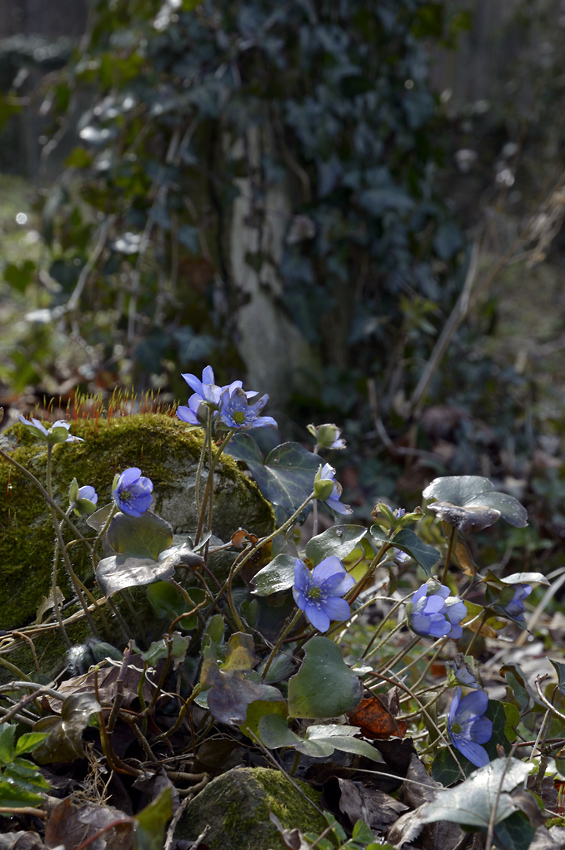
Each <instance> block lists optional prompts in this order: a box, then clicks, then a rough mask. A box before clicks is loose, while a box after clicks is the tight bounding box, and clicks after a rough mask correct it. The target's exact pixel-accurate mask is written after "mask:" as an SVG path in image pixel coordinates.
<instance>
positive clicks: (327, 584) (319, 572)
mask: <svg viewBox="0 0 565 850" xmlns="http://www.w3.org/2000/svg"><path fill="white" fill-rule="evenodd" d="M354 584H355V579H354V578H352V576H350V575H348V574H347V572H346V570H345V567H344V566H343V564H342V563H341V561H340V560H339V558H336V556H335V555H330V557H329V558H324V560H323V561H321V562H320V563H319V564H318V566H317V567H314V569H313V570H312V572H310V570H309V569H308V567H307V566H306V564H305V563H304V561H301V560H300V559H299V558H297V559H296V560H295V562H294V587H293V588H292V595H293V596H294V601H295V602H296V604H297V605H298V607H299V608H300V610H301V611H304V613H305V614H306V617H307V618H308V620H309V621H310V622H311V623H312V625H313V626H314V628H316V629H318V631H319V632H327V630H328V629H329V627H330V621H331V620H339V621H340V622H341V621H343V620H348V619H349V617H350V616H351V610H350V608H349V604H348V603H347V602H346V601H345V599H342V598H341V597H342V596H343V595H344V593H347V591H348V590H349V589H350V588H352V587H353V585H354Z"/></svg>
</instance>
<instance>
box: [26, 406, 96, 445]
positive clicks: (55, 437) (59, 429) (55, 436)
mask: <svg viewBox="0 0 565 850" xmlns="http://www.w3.org/2000/svg"><path fill="white" fill-rule="evenodd" d="M18 416H19V419H20V422H21V423H22V425H25V426H26V428H27V429H28V430H29V431H31V433H32V434H34V436H36V437H39V439H40V440H43V442H44V443H47V444H48V445H50V446H54V445H55V444H56V443H84V440H83V439H82V437H73V435H72V434H69V428H70V427H71V423H70V422H66V421H65V420H64V419H57V421H56V422H53V424H52V425H51V427H50V428H49V430H47V428H46V427H45V426H44V425H43V424H42V423H41V422H40V421H39V419H34V418H33V416H30V420H31V421H30V420H28V419H26V418H25V417H23V416H22V414H21V413H18Z"/></svg>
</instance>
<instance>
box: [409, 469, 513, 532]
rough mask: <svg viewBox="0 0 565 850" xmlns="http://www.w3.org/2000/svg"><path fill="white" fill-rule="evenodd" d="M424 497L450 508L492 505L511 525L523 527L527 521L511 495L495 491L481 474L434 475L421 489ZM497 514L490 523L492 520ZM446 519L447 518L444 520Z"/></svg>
mask: <svg viewBox="0 0 565 850" xmlns="http://www.w3.org/2000/svg"><path fill="white" fill-rule="evenodd" d="M422 495H423V497H424V499H436V500H437V502H440V503H448V505H450V506H451V507H453V506H458V507H461V508H474V507H477V508H491V509H492V510H494V511H499V512H500V515H501V516H502V517H503V519H505V520H506V522H508V523H510V525H514V526H517V527H519V528H523V527H524V526H526V525H527V524H528V512H527V511H526V509H525V507H524V506H523V505H522V504H520V502H519V501H518V499H515V498H514V496H509V495H508V494H507V493H499V492H498V491H495V490H494V484H493V483H492V482H491V481H489V480H488V478H483V477H482V476H480V475H447V476H444V477H442V478H435V479H434V480H433V481H432V482H431V484H428V486H427V487H426V489H425V490H424V492H423V494H422ZM495 520H496V517H495V518H493V520H492V522H495ZM446 521H448V520H446Z"/></svg>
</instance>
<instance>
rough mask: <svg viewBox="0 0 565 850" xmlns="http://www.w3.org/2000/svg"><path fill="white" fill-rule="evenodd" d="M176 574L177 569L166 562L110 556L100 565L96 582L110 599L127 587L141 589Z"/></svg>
mask: <svg viewBox="0 0 565 850" xmlns="http://www.w3.org/2000/svg"><path fill="white" fill-rule="evenodd" d="M174 574H175V568H174V567H173V566H170V565H169V564H168V563H167V562H166V561H164V562H162V563H161V562H160V561H154V560H153V559H152V558H131V557H128V556H126V555H110V557H109V558H103V559H102V560H101V561H100V563H99V564H98V566H97V568H96V581H97V582H98V585H99V587H100V590H101V591H102V593H103V594H104V596H106V597H109V596H112V594H113V593H116V592H117V591H118V590H124V589H125V588H126V587H140V586H141V585H144V584H150V583H151V582H152V581H157V580H158V579H161V580H163V579H168V578H173V576H174Z"/></svg>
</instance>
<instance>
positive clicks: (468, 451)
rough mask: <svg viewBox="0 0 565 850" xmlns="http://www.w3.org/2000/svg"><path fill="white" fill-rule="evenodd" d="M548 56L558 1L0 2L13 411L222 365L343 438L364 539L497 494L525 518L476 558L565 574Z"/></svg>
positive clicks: (6, 307)
mask: <svg viewBox="0 0 565 850" xmlns="http://www.w3.org/2000/svg"><path fill="white" fill-rule="evenodd" d="M564 31H565V4H564V3H563V2H562V0H445V2H425V0H379V2H378V3H376V2H375V3H367V0H288V2H282V3H279V4H273V3H272V2H269V0H246V2H243V1H242V0H205V2H202V3H196V2H194V0H51V2H50V3H49V4H45V3H42V2H41V0H4V3H3V4H2V6H1V7H0V91H1V96H0V125H1V136H0V188H1V192H0V242H1V245H2V253H1V255H0V291H1V296H2V297H1V303H0V321H1V327H2V335H1V338H0V346H1V350H2V355H1V358H0V403H1V404H3V405H4V406H5V407H6V408H7V409H8V410H10V409H14V410H15V409H18V410H21V411H25V410H33V409H34V408H35V405H36V404H37V403H39V404H44V399H46V400H47V401H49V400H50V399H56V400H57V403H58V399H59V398H60V399H61V400H62V402H63V404H65V403H66V402H67V401H68V400H71V401H72V399H73V397H74V394H75V393H77V392H83V393H90V394H98V393H102V394H103V395H109V394H111V392H112V391H113V390H114V389H115V388H128V387H132V386H133V387H134V388H135V390H136V391H138V392H144V391H147V390H151V391H153V392H154V393H155V395H156V397H158V398H159V399H163V400H165V401H167V400H170V401H173V400H175V399H176V400H182V401H183V403H185V402H186V397H187V395H188V388H187V387H186V385H185V384H184V382H183V381H182V379H181V378H180V373H181V371H184V372H187V371H190V372H196V373H199V372H200V370H201V369H202V368H203V366H205V365H206V364H207V363H211V364H213V366H214V369H215V372H216V377H217V380H218V382H219V383H225V382H227V381H230V380H234V379H235V378H242V379H244V380H245V382H246V386H248V387H250V388H253V389H256V390H258V391H261V392H268V393H269V394H270V396H271V403H270V407H269V411H268V412H269V413H271V414H272V415H274V416H275V417H276V418H277V419H278V421H279V423H280V434H279V435H278V436H279V439H298V440H305V439H306V437H305V431H304V428H305V425H306V424H307V423H308V422H314V423H316V424H319V423H321V422H324V421H330V422H331V421H334V422H336V423H337V424H338V425H339V426H341V427H343V429H344V435H345V436H346V438H347V439H348V444H349V447H350V451H349V452H348V453H347V458H346V459H344V460H340V458H338V457H336V458H334V459H332V462H335V463H336V464H339V463H340V462H341V463H342V468H341V469H340V477H341V480H342V481H343V483H344V485H345V490H346V492H345V498H346V500H347V501H350V502H351V503H352V504H354V506H355V509H356V512H357V513H358V514H359V515H361V516H363V515H364V516H366V517H369V516H370V511H371V509H372V507H373V505H374V503H375V501H376V500H377V499H378V498H386V499H390V500H392V501H393V502H394V503H395V504H401V505H405V506H406V507H408V508H411V507H413V506H414V505H415V504H418V503H419V501H420V498H421V490H422V488H423V486H425V485H426V483H427V482H428V481H429V480H431V478H433V477H435V476H437V475H445V474H477V475H485V476H488V477H489V478H491V479H492V480H493V481H495V483H496V484H497V489H504V490H506V491H507V492H510V493H512V494H513V495H515V496H517V497H518V498H520V499H522V500H523V501H524V502H525V504H526V505H527V507H528V509H529V511H530V518H531V524H530V526H529V527H528V528H527V529H525V530H515V531H514V532H513V535H511V536H510V538H508V536H506V537H505V538H504V543H503V542H501V539H499V538H498V537H497V534H498V533H499V532H498V531H497V530H496V529H497V528H498V526H496V527H495V529H494V530H492V531H489V532H486V533H485V534H486V539H487V541H489V540H490V542H491V544H492V545H491V547H490V549H489V548H488V545H487V548H486V551H487V557H490V558H491V559H492V563H494V562H498V563H500V562H502V563H503V564H510V562H511V561H513V560H514V559H516V558H519V562H520V569H528V568H529V567H532V568H533V566H534V562H535V568H536V569H540V568H541V569H545V571H546V572H551V570H553V569H558V568H559V567H560V565H561V560H562V556H561V551H562V542H563V537H565V513H564V507H563V501H564V496H565V475H564V466H563V463H562V442H563V435H564V431H565V417H564V413H563V403H562V397H563V384H564V381H563V378H562V372H563V369H562V363H563V350H564V349H565V326H564V320H565V292H564V290H563V287H562V286H561V277H562V274H563V271H562V270H563V265H564V262H565V246H564V245H563V237H562V236H561V235H560V230H561V223H562V219H563V214H564V213H565V175H564V171H563V153H564V150H565V126H564V119H565V110H564V109H563V104H564V98H563V95H564V88H565V70H564V68H565V65H564V62H563V58H564V57H563V47H562V44H563V34H564ZM7 421H9V417H7ZM273 439H275V437H274V436H273ZM481 546H482V549H483V551H484V550H485V546H484V541H483V543H482V544H481ZM524 557H525V558H526V560H528V561H529V563H524ZM484 566H486V565H484ZM514 566H515V564H514Z"/></svg>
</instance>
